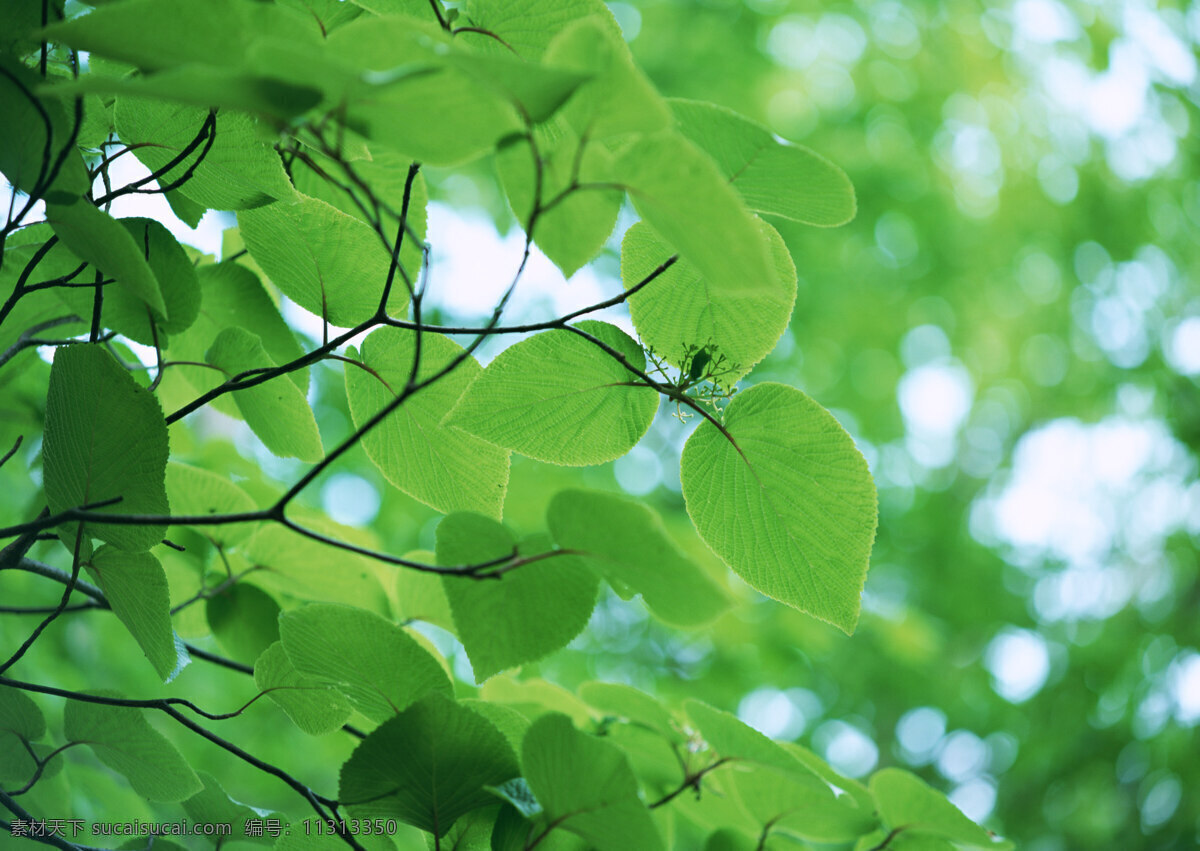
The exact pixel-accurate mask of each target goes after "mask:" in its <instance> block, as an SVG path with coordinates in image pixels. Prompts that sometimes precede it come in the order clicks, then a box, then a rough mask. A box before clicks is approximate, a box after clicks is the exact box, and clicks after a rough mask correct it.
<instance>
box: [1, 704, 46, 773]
mask: <svg viewBox="0 0 1200 851" xmlns="http://www.w3.org/2000/svg"><path fill="white" fill-rule="evenodd" d="M44 735H46V719H45V717H44V716H43V715H42V710H40V709H39V708H38V705H37V704H36V703H34V702H33V700H32V699H31V698H30V697H29V695H27V694H25V693H24V692H21V691H17V690H16V689H14V688H5V689H0V783H2V784H4V786H5V787H9V786H11V787H13V788H19V787H20V786H23V785H24V784H25V783H26V782H28V781H29V778H31V777H32V776H33V773H34V772H35V771H36V770H37V764H36V763H35V762H34V761H33V757H32V756H31V755H30V753H29V750H28V748H26V747H25V743H26V742H35V741H37V740H38V739H40V738H41V737H42V736H44Z"/></svg>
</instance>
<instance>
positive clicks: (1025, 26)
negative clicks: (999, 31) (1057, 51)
mask: <svg viewBox="0 0 1200 851" xmlns="http://www.w3.org/2000/svg"><path fill="white" fill-rule="evenodd" d="M1013 23H1014V24H1015V25H1016V26H1015V34H1016V36H1017V37H1018V38H1020V39H1025V40H1028V41H1034V42H1039V43H1043V44H1049V43H1053V42H1056V41H1070V40H1072V39H1075V38H1078V37H1079V34H1080V28H1079V21H1077V20H1076V19H1075V16H1074V15H1073V14H1071V10H1070V9H1068V8H1067V7H1066V6H1064V5H1063V4H1062V3H1059V2H1057V0H1017V3H1016V5H1015V6H1013Z"/></svg>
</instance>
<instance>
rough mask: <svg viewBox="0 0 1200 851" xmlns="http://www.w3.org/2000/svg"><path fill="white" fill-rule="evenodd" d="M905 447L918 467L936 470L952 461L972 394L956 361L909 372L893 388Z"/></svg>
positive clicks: (963, 372) (948, 361)
mask: <svg viewBox="0 0 1200 851" xmlns="http://www.w3.org/2000/svg"><path fill="white" fill-rule="evenodd" d="M897 393H898V396H899V400H900V413H901V414H903V416H904V426H905V429H906V431H907V435H906V440H905V443H906V446H907V448H908V450H909V452H910V453H911V454H912V456H913V458H914V459H916V460H917V461H918V462H919V463H920V464H922V465H924V466H926V467H931V468H936V467H944V466H946V465H947V464H949V463H950V462H951V461H953V460H954V454H955V451H956V450H955V447H956V440H957V436H958V431H959V429H960V428H961V427H962V425H963V423H964V422H965V421H966V418H967V414H969V413H970V411H971V399H972V396H973V395H974V390H973V387H972V384H971V378H970V376H969V375H968V374H967V370H966V369H965V368H964V367H963V365H962V364H960V363H959V362H958V361H955V360H952V359H947V360H946V361H945V362H944V363H930V364H925V365H923V366H918V367H916V368H914V369H910V370H909V371H908V372H906V373H905V374H904V376H903V377H902V378H901V379H900V384H899V386H898V388H897Z"/></svg>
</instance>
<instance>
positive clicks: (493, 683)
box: [479, 675, 593, 724]
mask: <svg viewBox="0 0 1200 851" xmlns="http://www.w3.org/2000/svg"><path fill="white" fill-rule="evenodd" d="M479 695H480V697H482V698H483V699H484V700H486V701H488V702H490V703H501V704H507V705H509V706H511V707H512V708H514V709H516V710H517V711H519V712H521V713H522V714H523V715H525V716H526V717H527V718H531V719H532V718H537V717H539V716H541V715H544V714H546V713H547V712H561V713H562V714H564V715H566V716H567V717H569V718H570V719H571V720H572V721H574V722H575V723H576V724H587V723H589V722H590V721H591V720H592V715H593V713H592V710H591V709H590V708H589V707H588V705H587V704H586V703H584V702H583V701H582V700H580V699H579V698H578V697H576V696H575V695H574V694H572V693H571V692H569V691H567V690H566V689H565V688H563V687H562V686H559V685H555V684H554V683H548V682H546V681H545V680H541V679H536V678H533V679H527V680H519V681H518V680H515V679H513V678H512V677H511V676H510V675H505V676H502V677H493V678H492V679H490V680H488V681H487V682H486V683H484V684H483V688H482V689H480V692H479Z"/></svg>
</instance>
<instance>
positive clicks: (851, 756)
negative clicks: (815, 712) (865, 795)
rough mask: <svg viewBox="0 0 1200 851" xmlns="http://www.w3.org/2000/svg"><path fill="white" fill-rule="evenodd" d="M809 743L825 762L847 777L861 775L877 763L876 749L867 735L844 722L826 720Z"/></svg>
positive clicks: (877, 749)
mask: <svg viewBox="0 0 1200 851" xmlns="http://www.w3.org/2000/svg"><path fill="white" fill-rule="evenodd" d="M813 742H814V744H815V745H816V746H817V748H818V749H819V750H820V751H821V754H822V755H823V756H824V757H825V761H826V762H828V763H829V764H830V765H832V766H833V767H834V769H836V770H837V771H839V772H841V773H842V774H844V775H846V776H847V777H862V776H863V775H864V774H866V773H867V772H869V771H870V770H871V769H873V768H874V767H875V765H876V763H878V762H879V748H877V747H876V746H875V743H874V742H873V741H871V739H870V737H869V736H867V735H866V734H865V733H863V732H862V731H861V730H859V729H858V728H857V727H854V726H851V725H850V724H847V723H846V722H845V721H826V722H825V723H824V724H822V725H821V726H820V727H818V728H817V731H816V733H815V734H814V735H813Z"/></svg>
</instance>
